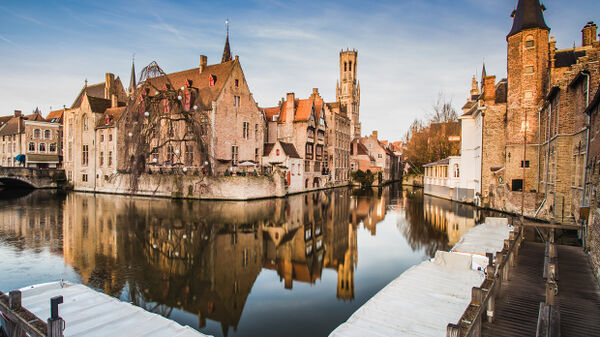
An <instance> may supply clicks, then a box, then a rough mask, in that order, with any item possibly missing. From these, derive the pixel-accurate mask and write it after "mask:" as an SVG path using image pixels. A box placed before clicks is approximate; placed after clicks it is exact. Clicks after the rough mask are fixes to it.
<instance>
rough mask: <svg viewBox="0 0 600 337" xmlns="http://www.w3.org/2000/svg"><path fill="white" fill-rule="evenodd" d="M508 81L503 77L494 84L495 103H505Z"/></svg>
mask: <svg viewBox="0 0 600 337" xmlns="http://www.w3.org/2000/svg"><path fill="white" fill-rule="evenodd" d="M507 93H508V81H507V80H506V79H505V78H503V79H501V80H500V81H499V82H498V83H497V84H496V103H506V98H507Z"/></svg>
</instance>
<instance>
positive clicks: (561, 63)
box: [554, 49, 585, 68]
mask: <svg viewBox="0 0 600 337" xmlns="http://www.w3.org/2000/svg"><path fill="white" fill-rule="evenodd" d="M582 56H585V50H579V51H575V50H573V49H567V50H559V51H557V52H556V53H555V54H554V67H555V68H562V67H570V66H572V65H573V64H575V63H577V59H578V58H580V57H582Z"/></svg>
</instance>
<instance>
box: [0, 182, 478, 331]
mask: <svg viewBox="0 0 600 337" xmlns="http://www.w3.org/2000/svg"><path fill="white" fill-rule="evenodd" d="M478 218H479V213H478V211H477V210H475V209H474V208H472V207H470V206H466V205H462V204H456V203H451V202H449V201H446V200H441V199H437V198H431V197H428V196H423V194H422V190H420V189H411V188H406V187H405V188H402V187H401V186H399V185H390V186H387V187H385V188H381V189H372V190H367V191H364V190H363V191H356V190H350V189H336V190H329V191H321V192H315V193H308V194H300V195H294V196H290V197H288V198H286V199H269V200H260V201H252V202H213V201H187V200H170V199H151V198H141V197H127V196H115V195H103V194H97V195H94V194H89V193H63V192H56V191H44V190H37V191H32V192H25V191H15V190H0V270H1V271H0V289H1V290H3V291H9V290H12V289H17V288H20V287H24V286H27V285H31V284H36V283H42V282H49V281H56V280H60V279H64V280H68V281H72V282H77V283H83V284H85V285H88V286H90V287H93V288H94V289H97V290H99V291H102V292H105V293H107V294H110V295H112V296H115V297H118V298H120V299H121V300H123V301H127V302H132V303H134V304H135V305H138V306H140V307H143V308H145V309H146V310H149V311H152V312H155V313H158V314H161V315H163V316H165V317H168V318H171V319H173V320H175V321H177V322H179V323H181V324H186V325H189V326H191V327H193V328H195V329H198V330H200V331H201V332H203V333H206V334H211V335H214V336H326V335H327V334H329V332H331V331H332V330H333V329H334V328H335V327H336V326H338V325H339V324H340V323H342V322H343V321H345V320H346V319H347V318H348V317H349V316H350V315H351V314H352V313H353V312H354V311H355V310H356V309H357V308H358V307H360V306H361V305H362V304H364V303H365V302H366V301H367V300H368V299H369V298H370V297H371V296H373V295H374V294H375V293H377V292H378V291H379V290H380V289H381V288H383V287H384V286H385V285H386V284H387V283H389V282H390V281H391V280H393V279H394V278H396V277H398V276H399V275H400V274H401V273H402V272H404V271H405V270H406V269H408V268H410V267H411V266H413V265H415V264H418V263H420V262H421V261H424V260H426V259H429V258H431V257H433V255H434V254H435V251H436V250H440V249H441V250H447V249H449V248H450V247H451V246H452V245H453V244H454V243H456V242H457V241H458V240H459V239H460V237H461V235H463V234H464V233H465V232H466V231H467V230H468V229H469V228H471V227H472V226H474V225H475V224H476V223H477V222H478ZM67 324H69V323H68V322H67Z"/></svg>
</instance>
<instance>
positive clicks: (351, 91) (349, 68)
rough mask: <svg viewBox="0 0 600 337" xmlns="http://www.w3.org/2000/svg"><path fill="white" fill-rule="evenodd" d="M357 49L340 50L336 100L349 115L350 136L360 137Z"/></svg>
mask: <svg viewBox="0 0 600 337" xmlns="http://www.w3.org/2000/svg"><path fill="white" fill-rule="evenodd" d="M357 58H358V51H357V50H356V49H354V50H346V51H344V50H342V51H340V82H338V84H337V88H336V98H337V101H338V102H339V103H340V105H341V106H342V109H346V113H347V114H348V117H350V136H351V137H352V138H358V137H360V119H359V114H358V110H359V107H360V83H359V82H358V81H357V79H356V68H357V66H358V64H357Z"/></svg>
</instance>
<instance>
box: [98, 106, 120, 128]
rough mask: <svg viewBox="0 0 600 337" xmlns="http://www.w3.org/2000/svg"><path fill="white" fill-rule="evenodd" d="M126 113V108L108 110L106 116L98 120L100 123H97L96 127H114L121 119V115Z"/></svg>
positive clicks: (105, 112)
mask: <svg viewBox="0 0 600 337" xmlns="http://www.w3.org/2000/svg"><path fill="white" fill-rule="evenodd" d="M124 111H125V107H124V106H120V107H117V108H108V109H106V110H105V111H104V115H103V116H102V118H100V119H99V120H98V122H97V123H96V127H97V128H102V127H111V126H114V125H115V122H116V121H117V120H118V119H119V117H121V115H122V114H123V112H124ZM107 119H108V121H107Z"/></svg>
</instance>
